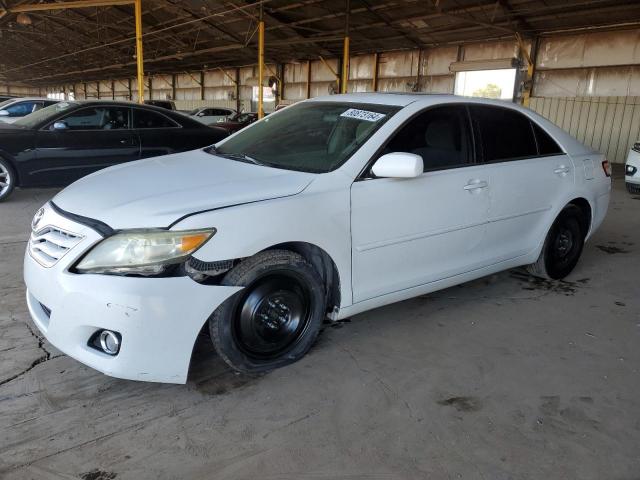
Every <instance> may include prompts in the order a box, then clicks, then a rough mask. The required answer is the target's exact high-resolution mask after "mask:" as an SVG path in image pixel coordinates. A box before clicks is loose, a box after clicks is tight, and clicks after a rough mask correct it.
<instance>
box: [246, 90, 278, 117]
mask: <svg viewBox="0 0 640 480" xmlns="http://www.w3.org/2000/svg"><path fill="white" fill-rule="evenodd" d="M252 93H253V95H252V98H251V108H252V110H253V111H254V112H257V111H258V87H253V92H252ZM262 100H263V101H264V110H265V112H271V111H273V109H274V108H275V102H276V95H275V92H274V91H273V89H272V88H271V87H262Z"/></svg>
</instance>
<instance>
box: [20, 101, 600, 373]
mask: <svg viewBox="0 0 640 480" xmlns="http://www.w3.org/2000/svg"><path fill="white" fill-rule="evenodd" d="M609 175H610V172H609V165H608V162H607V161H606V159H605V158H604V157H603V156H602V155H600V154H598V153H597V152H594V151H592V150H590V149H589V148H587V147H585V146H584V145H582V144H580V143H579V142H578V141H576V140H575V139H574V138H572V137H571V136H569V135H568V134H566V133H564V132H563V131H562V130H560V129H558V128H557V127H555V126H554V125H552V124H551V123H549V122H548V121H546V120H545V119H543V118H542V117H540V116H538V115H536V114H535V113H533V112H531V111H529V110H527V109H524V108H521V107H519V106H516V105H513V104H510V103H503V102H499V101H488V100H479V99H469V98H461V97H455V96H443V95H416V94H407V95H404V94H349V95H335V96H330V97H323V98H316V99H313V100H307V101H304V102H300V103H298V104H296V105H293V106H291V107H289V108H286V109H283V110H281V111H279V112H276V113H274V114H272V115H269V116H268V117H267V118H265V119H263V120H261V121H259V122H256V123H255V124H254V125H252V126H251V127H249V128H247V129H245V130H243V131H241V132H239V133H236V134H235V135H232V136H230V137H228V138H226V139H224V140H223V141H221V142H219V143H218V144H216V145H215V146H212V147H208V148H205V149H202V150H196V151H191V152H186V153H179V154H175V155H169V156H164V157H156V158H152V159H148V160H140V161H137V162H133V163H129V164H125V165H119V166H115V167H111V168H108V169H106V170H102V171H100V172H97V173H94V174H91V175H89V176H87V177H85V178H83V179H81V180H79V181H77V182H76V183H74V184H73V185H71V186H70V187H68V188H66V189H65V190H63V191H62V192H60V193H59V194H58V195H56V196H55V197H54V198H53V199H52V200H51V201H50V202H48V203H47V204H46V205H44V206H43V207H42V208H41V209H40V210H39V211H38V212H37V214H36V216H35V218H34V219H33V224H32V234H31V238H30V240H29V243H28V247H27V252H26V254H25V260H24V275H25V282H26V285H27V288H28V291H27V302H28V306H29V310H30V312H31V316H32V317H33V320H34V322H35V324H36V325H37V326H38V328H39V329H40V330H41V331H42V332H43V334H44V335H45V336H46V337H47V339H49V341H50V342H51V343H52V344H53V345H54V346H56V347H57V348H58V349H60V350H62V351H63V352H64V353H66V354H68V355H69V356H71V357H73V358H75V359H77V360H79V361H80V362H83V363H85V364H86V365H89V366H91V367H93V368H95V369H97V370H99V371H101V372H104V373H105V374H107V375H112V376H115V377H120V378H126V379H134V380H148V381H157V382H175V383H180V382H185V381H186V379H187V373H188V369H189V362H190V358H191V352H192V349H193V346H194V342H195V340H196V337H197V335H198V333H199V332H200V331H201V330H202V329H203V328H207V329H208V330H209V332H210V334H211V335H210V336H211V340H212V342H213V345H214V346H215V349H216V350H217V352H218V353H219V355H220V357H221V358H222V359H224V361H225V362H227V363H228V364H229V365H230V366H231V367H233V368H234V369H236V370H238V371H242V372H262V371H267V370H270V369H273V368H276V367H281V366H283V365H286V364H289V363H291V362H294V361H296V360H298V359H300V358H301V357H302V356H303V355H304V354H305V353H306V352H307V351H308V350H309V348H310V347H311V345H312V344H313V343H314V341H315V339H316V337H317V335H318V332H319V329H320V326H321V324H322V322H323V320H324V319H325V318H329V319H330V320H338V319H341V318H346V317H349V316H351V315H354V314H356V313H359V312H363V311H365V310H369V309H372V308H375V307H379V306H381V305H385V304H389V303H392V302H397V301H400V300H404V299H407V298H410V297H415V296H417V295H422V294H425V293H429V292H432V291H435V290H438V289H442V288H446V287H450V286H452V285H456V284H460V283H463V282H466V281H469V280H472V279H475V278H478V277H481V276H484V275H488V274H491V273H494V272H497V271H500V270H505V269H509V268H513V267H518V266H523V265H528V268H529V270H530V271H531V272H532V273H533V274H535V275H538V276H543V277H547V278H551V279H559V278H563V277H565V276H566V275H568V274H569V273H570V272H571V271H572V269H573V268H574V267H575V265H576V263H577V262H578V258H579V257H580V254H581V252H582V248H583V245H584V242H585V240H586V239H587V238H589V236H590V235H591V234H592V233H593V232H594V230H595V229H596V228H598V226H599V225H600V224H601V223H602V220H603V218H604V216H605V214H606V211H607V206H608V202H609V195H610V189H611V183H610V178H609Z"/></svg>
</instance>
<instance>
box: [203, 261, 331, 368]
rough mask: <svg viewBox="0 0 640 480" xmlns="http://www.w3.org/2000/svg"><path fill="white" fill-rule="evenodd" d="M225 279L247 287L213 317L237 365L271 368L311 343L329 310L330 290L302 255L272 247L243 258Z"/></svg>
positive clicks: (221, 346) (220, 345)
mask: <svg viewBox="0 0 640 480" xmlns="http://www.w3.org/2000/svg"><path fill="white" fill-rule="evenodd" d="M221 283H222V284H223V285H233V286H243V287H244V288H243V290H241V291H240V292H238V293H236V294H235V295H233V296H232V297H230V298H229V299H227V300H226V301H225V302H224V303H223V304H222V305H220V307H218V309H216V311H215V312H214V313H213V314H212V315H211V317H210V318H209V331H210V333H211V339H212V341H213V344H214V347H215V349H216V351H217V352H218V354H219V355H220V356H221V357H222V359H223V360H224V361H225V362H227V363H228V364H229V365H230V366H231V367H232V368H234V369H235V370H238V371H241V372H247V373H255V372H263V371H267V370H271V369H274V368H278V367H281V366H283V365H286V364H288V363H292V362H295V361H296V360H298V359H299V358H301V357H302V356H303V355H304V354H305V353H306V352H307V351H308V350H309V348H311V346H312V345H313V342H315V339H316V337H317V335H318V332H319V330H320V326H321V325H322V321H323V318H324V315H325V313H326V306H325V292H324V285H323V282H322V279H321V277H320V275H319V274H318V273H317V272H316V271H315V270H314V268H313V267H312V266H311V264H309V263H308V262H307V261H306V260H305V259H304V258H303V257H302V256H300V255H299V254H297V253H294V252H290V251H286V250H267V251H265V252H261V253H259V254H257V255H255V256H254V257H251V258H248V259H246V260H244V261H243V262H241V263H240V264H239V265H237V266H236V267H235V268H233V269H232V270H231V271H229V273H227V274H226V275H225V277H224V279H223V280H222V282H221Z"/></svg>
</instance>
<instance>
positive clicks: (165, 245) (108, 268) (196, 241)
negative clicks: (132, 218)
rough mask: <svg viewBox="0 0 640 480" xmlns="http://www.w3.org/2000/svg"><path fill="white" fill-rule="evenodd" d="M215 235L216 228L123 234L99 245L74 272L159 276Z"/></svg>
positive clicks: (143, 231)
mask: <svg viewBox="0 0 640 480" xmlns="http://www.w3.org/2000/svg"><path fill="white" fill-rule="evenodd" d="M215 233H216V230H215V229H206V230H185V231H171V230H129V231H123V232H120V233H117V234H115V235H113V236H111V237H107V238H105V239H104V240H102V241H101V242H100V243H98V244H97V245H96V246H95V247H93V249H91V250H90V251H89V253H88V254H87V255H85V256H84V258H83V259H82V260H81V261H80V262H79V263H78V265H76V267H75V269H76V270H77V271H78V272H81V273H115V274H138V275H157V274H159V273H162V272H163V271H164V270H165V269H166V268H167V267H168V266H170V265H173V264H176V263H181V262H182V261H184V260H185V258H186V257H188V256H189V255H191V254H192V253H193V252H195V251H196V250H197V249H198V248H200V247H201V246H202V245H204V244H205V243H206V242H207V240H209V239H210V238H211V237H212V236H213V235H214V234H215Z"/></svg>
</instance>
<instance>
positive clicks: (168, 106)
mask: <svg viewBox="0 0 640 480" xmlns="http://www.w3.org/2000/svg"><path fill="white" fill-rule="evenodd" d="M144 104H145V105H151V106H153V107H159V108H164V109H165V110H176V104H175V103H174V102H173V101H172V100H145V101H144Z"/></svg>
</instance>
